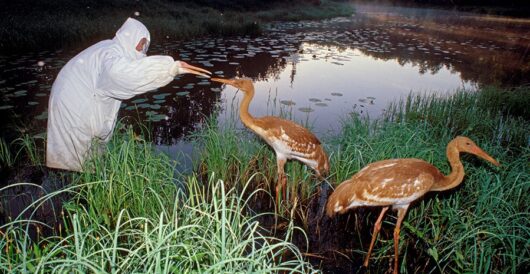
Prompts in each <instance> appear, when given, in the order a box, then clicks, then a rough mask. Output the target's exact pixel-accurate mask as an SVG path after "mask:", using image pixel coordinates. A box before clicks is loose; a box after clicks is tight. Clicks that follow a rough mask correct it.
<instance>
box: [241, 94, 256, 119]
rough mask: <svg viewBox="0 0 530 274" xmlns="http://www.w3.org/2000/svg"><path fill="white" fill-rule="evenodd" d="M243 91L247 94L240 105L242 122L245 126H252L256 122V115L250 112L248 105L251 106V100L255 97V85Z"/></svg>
mask: <svg viewBox="0 0 530 274" xmlns="http://www.w3.org/2000/svg"><path fill="white" fill-rule="evenodd" d="M243 93H244V94H245V96H244V97H243V101H241V105H240V107H239V118H241V122H243V124H244V125H245V126H247V127H251V125H252V124H254V117H252V115H250V113H249V112H248V107H249V106H250V101H252V98H254V87H251V88H249V89H247V90H244V91H243Z"/></svg>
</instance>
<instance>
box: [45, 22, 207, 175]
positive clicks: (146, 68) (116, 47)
mask: <svg viewBox="0 0 530 274" xmlns="http://www.w3.org/2000/svg"><path fill="white" fill-rule="evenodd" d="M150 41H151V37H150V34H149V31H148V30H147V28H146V27H145V26H144V25H143V24H142V23H141V22H139V21H138V20H135V19H132V18H128V19H127V20H126V21H125V23H124V24H123V25H122V26H121V28H120V29H119V30H118V31H117V32H116V36H115V37H114V39H112V40H104V41H101V42H99V43H96V44H94V45H92V46H90V47H89V48H87V49H85V50H83V51H82V52H81V53H79V54H78V55H76V56H75V57H74V58H72V59H71V60H70V61H68V63H67V64H66V65H65V66H64V67H63V68H62V69H61V71H60V72H59V74H58V75H57V78H56V79H55V82H54V83H53V86H52V91H51V95H50V99H49V103H48V129H47V145H46V166H48V167H50V168H58V169H65V170H72V171H82V169H83V164H84V162H85V160H86V158H87V156H88V154H89V153H90V151H91V144H92V143H93V141H96V142H97V141H99V142H100V143H101V142H107V141H108V140H109V139H110V137H111V135H112V132H113V129H114V126H115V124H116V119H117V115H118V110H119V108H120V104H121V101H122V100H126V99H129V98H132V97H134V96H136V95H139V94H142V93H145V92H148V91H150V90H153V89H156V88H159V87H162V86H165V85H167V84H168V83H170V82H171V81H172V80H173V79H174V78H175V76H176V75H178V74H183V73H193V74H197V75H202V76H205V77H209V75H208V74H210V72H208V71H206V70H204V69H201V68H198V67H194V66H191V65H188V64H187V63H185V62H182V61H175V60H173V58H172V57H171V56H162V55H154V56H146V52H147V49H148V47H149V43H150ZM94 139H96V140H94Z"/></svg>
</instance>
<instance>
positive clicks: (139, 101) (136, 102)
mask: <svg viewBox="0 0 530 274" xmlns="http://www.w3.org/2000/svg"><path fill="white" fill-rule="evenodd" d="M144 102H147V99H145V98H142V99H136V100H133V101H131V103H133V104H141V103H144Z"/></svg>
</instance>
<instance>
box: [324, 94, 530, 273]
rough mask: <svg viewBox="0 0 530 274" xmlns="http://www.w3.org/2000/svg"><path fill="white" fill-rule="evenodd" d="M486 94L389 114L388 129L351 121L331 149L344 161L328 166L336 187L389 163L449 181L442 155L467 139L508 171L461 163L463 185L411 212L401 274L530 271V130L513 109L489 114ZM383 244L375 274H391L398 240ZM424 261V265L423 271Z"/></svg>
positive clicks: (428, 101) (384, 122)
mask: <svg viewBox="0 0 530 274" xmlns="http://www.w3.org/2000/svg"><path fill="white" fill-rule="evenodd" d="M488 92H490V91H485V93H482V92H477V93H473V92H466V91H460V92H457V93H456V94H454V95H451V96H438V95H429V96H426V95H414V94H412V95H410V96H408V97H407V98H406V99H405V100H402V101H400V102H397V103H395V104H392V105H391V106H390V107H389V108H388V109H389V110H388V112H387V113H386V116H385V117H384V119H381V120H377V121H369V120H366V119H363V118H359V116H356V115H353V116H351V117H350V119H347V120H345V123H344V127H343V131H342V134H341V135H340V136H339V137H338V138H336V139H335V140H334V143H335V145H336V146H337V151H339V153H336V154H335V157H333V158H332V160H331V162H332V165H331V166H332V168H333V171H334V172H333V174H334V176H335V178H334V180H333V181H335V182H341V181H343V180H345V179H347V178H349V177H350V176H351V175H352V174H354V173H355V172H357V171H359V170H360V169H361V168H362V167H363V166H365V165H366V164H368V163H371V162H374V161H378V160H383V159H389V158H408V157H411V158H420V159H424V160H426V161H428V162H430V163H433V164H434V165H435V166H437V167H438V168H440V170H441V171H442V172H444V173H445V174H447V173H448V172H449V171H450V170H449V164H448V162H447V158H446V155H445V147H446V145H447V143H448V142H449V141H450V140H451V139H452V138H454V137H455V136H456V135H465V136H468V137H470V138H471V139H473V140H475V142H476V143H477V144H478V145H479V146H481V147H482V148H483V149H484V150H485V151H487V152H488V153H489V154H490V155H492V156H493V157H495V158H496V159H498V160H499V161H500V162H501V164H502V167H501V168H495V167H493V166H492V165H489V164H488V163H487V162H485V161H482V160H480V159H478V158H476V157H474V156H470V155H465V154H463V155H461V156H462V159H463V162H464V166H465V170H466V177H465V179H464V182H463V183H462V185H461V186H459V187H458V188H456V189H454V190H451V191H448V192H444V193H436V194H428V195H427V196H426V197H425V198H424V199H422V200H421V201H419V202H417V203H415V204H414V205H413V207H412V208H411V209H410V210H409V212H408V214H407V216H406V218H405V221H404V223H403V228H402V232H401V238H402V239H401V247H400V250H401V254H400V255H401V257H400V260H401V263H400V266H401V272H402V273H404V272H417V271H420V272H430V271H437V272H438V271H439V272H442V273H444V272H459V273H460V272H473V273H490V272H499V271H501V272H507V273H519V272H520V271H523V269H525V267H528V265H529V263H530V261H529V260H530V259H529V258H530V249H529V245H528V239H529V238H530V229H529V227H530V221H529V220H530V219H529V217H530V215H529V214H530V213H529V212H530V207H529V205H528V203H527V202H526V201H528V199H529V198H530V197H529V194H528V193H530V192H529V190H530V175H529V174H530V173H529V170H528V168H529V166H528V159H530V158H529V156H530V155H529V151H530V150H529V144H528V132H530V126H529V124H528V121H527V120H525V119H523V118H522V117H520V116H518V117H516V116H512V115H511V114H510V109H511V108H509V107H506V108H504V107H498V106H497V107H496V108H492V107H491V101H489V100H486V98H487V97H488V96H490V95H491V94H488ZM523 95H524V93H523V94H519V96H523ZM512 96H516V95H512ZM391 215H392V216H394V215H393V214H391ZM394 222H395V218H394V217H391V218H390V217H388V216H387V218H385V224H384V225H383V227H386V229H389V230H391V229H393V223H394ZM383 235H384V234H383ZM390 235H391V234H390ZM379 239H380V241H379V242H378V243H377V244H376V246H375V249H374V252H375V253H374V255H373V257H372V258H373V259H372V260H371V265H372V269H373V270H375V269H378V271H385V270H386V267H385V266H386V265H387V262H388V260H389V256H390V255H393V241H392V237H389V238H384V237H382V236H380V237H379ZM365 248H366V247H365ZM364 252H366V250H358V251H357V252H356V253H358V255H359V256H360V255H364ZM390 258H392V257H391V256H390ZM418 258H425V259H424V261H422V263H421V265H420V264H419V263H418Z"/></svg>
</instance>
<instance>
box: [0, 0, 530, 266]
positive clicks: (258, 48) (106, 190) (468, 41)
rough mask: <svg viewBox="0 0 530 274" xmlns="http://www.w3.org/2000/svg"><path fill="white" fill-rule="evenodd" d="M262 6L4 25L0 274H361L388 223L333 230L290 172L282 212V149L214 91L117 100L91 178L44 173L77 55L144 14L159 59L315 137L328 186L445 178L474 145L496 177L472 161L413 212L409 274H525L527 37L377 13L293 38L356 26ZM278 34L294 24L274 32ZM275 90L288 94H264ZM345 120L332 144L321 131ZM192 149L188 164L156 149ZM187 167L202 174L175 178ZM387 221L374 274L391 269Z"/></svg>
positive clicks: (291, 165)
mask: <svg viewBox="0 0 530 274" xmlns="http://www.w3.org/2000/svg"><path fill="white" fill-rule="evenodd" d="M264 2H268V1H259V0H254V1H243V0H232V1H216V0H201V1H195V4H189V3H188V2H187V1H183V2H180V1H165V0H158V1H148V2H144V1H140V2H130V1H121V0H115V1H110V2H109V1H76V2H71V1H49V2H46V3H44V2H41V1H29V2H27V1H24V2H15V1H12V2H10V3H8V6H7V7H8V8H6V9H5V10H11V11H13V12H11V13H9V14H4V13H2V12H4V11H5V10H3V11H0V15H2V17H0V18H1V19H0V20H1V21H0V22H1V24H0V25H1V26H2V29H0V38H2V39H0V48H1V49H2V52H3V53H5V52H8V50H9V52H10V51H12V50H14V51H15V53H13V54H12V55H10V54H7V53H6V54H0V61H1V62H0V69H2V74H1V76H2V78H0V98H2V102H3V104H2V105H0V114H2V115H0V116H1V117H0V121H2V125H1V126H0V131H1V133H0V180H1V182H0V217H1V218H0V271H1V272H6V273H8V272H9V273H16V272H37V273H48V272H54V271H60V272H81V273H85V272H144V273H155V272H156V273H159V272H166V273H167V272H173V273H174V272H178V273H197V272H200V273H204V272H206V273H218V272H295V273H313V272H324V273H352V272H353V273H355V272H357V271H362V269H361V268H362V267H361V266H362V260H363V258H364V255H365V252H366V250H367V247H368V245H369V243H370V238H371V233H372V228H373V224H374V222H375V220H376V218H377V216H378V213H379V209H371V208H363V209H359V210H354V211H350V212H348V213H347V214H345V215H341V216H338V217H336V218H334V219H329V218H327V217H322V218H320V215H319V213H320V212H321V210H323V204H322V199H321V197H322V196H321V195H322V193H320V192H319V191H318V189H319V184H320V182H319V181H318V180H317V179H316V178H314V176H313V175H312V172H311V171H310V170H309V169H308V168H307V167H305V166H303V165H302V164H300V163H298V162H288V164H287V165H286V173H287V175H288V190H287V199H286V200H284V201H282V204H281V205H280V207H279V208H280V210H279V211H278V212H277V211H275V210H276V206H275V205H274V200H275V199H274V185H275V180H276V178H277V174H276V163H275V157H274V153H273V151H272V150H271V149H270V148H269V147H268V146H267V145H266V144H265V143H264V142H262V141H261V140H260V139H258V138H257V137H256V136H254V135H253V134H252V133H251V132H250V131H248V130H247V129H245V128H244V127H242V126H241V124H240V123H239V122H238V118H237V114H236V113H237V111H238V109H237V105H238V103H237V98H236V97H235V96H236V95H235V94H236V92H234V91H233V90H229V89H226V88H225V89H223V87H222V86H219V85H212V84H211V83H210V82H209V81H207V80H203V79H201V80H197V79H195V78H189V77H188V78H186V77H184V78H182V79H179V81H176V82H175V83H174V84H171V86H168V87H166V88H164V89H161V90H157V91H154V92H153V93H150V94H146V95H143V96H139V97H138V98H133V99H132V100H129V101H126V102H124V103H123V104H122V109H121V110H120V115H121V116H120V118H121V123H120V124H119V126H118V128H117V129H116V132H115V135H114V137H113V138H112V140H111V142H110V143H109V144H108V146H107V147H106V149H105V151H104V152H103V154H100V155H98V156H97V157H94V159H93V161H91V162H90V163H88V164H87V168H88V170H89V171H88V172H84V173H68V172H59V171H52V170H49V169H47V168H45V167H44V166H43V162H44V142H43V141H44V138H45V134H44V133H43V129H44V128H45V127H44V126H43V124H44V125H45V121H46V107H45V106H46V103H47V98H48V97H47V96H48V94H49V89H50V87H51V84H52V82H53V79H54V77H55V76H56V74H57V73H58V71H59V69H60V68H61V67H62V66H63V65H64V64H65V62H66V61H67V60H68V59H69V58H71V57H72V56H73V55H74V54H75V53H76V51H77V48H79V47H80V46H81V45H86V44H89V43H91V42H95V41H97V40H99V39H102V38H105V39H106V38H109V37H112V35H113V33H114V32H115V31H116V28H117V27H118V26H119V25H120V24H121V23H122V21H123V20H122V18H124V17H127V16H136V17H138V18H139V19H140V20H142V22H145V23H146V25H147V26H148V28H149V29H150V30H152V35H153V37H154V41H158V42H156V43H154V44H153V45H152V50H151V52H152V53H153V54H170V55H172V56H175V58H177V57H178V58H181V60H185V61H193V62H194V63H197V65H199V66H203V67H205V68H207V69H211V70H212V72H214V74H215V75H216V76H217V77H226V78H230V77H237V76H245V77H250V78H252V79H253V80H254V81H255V82H256V85H257V87H256V90H257V92H256V98H255V99H254V101H259V102H256V103H254V104H252V105H251V112H253V113H255V114H257V115H262V114H271V112H272V114H273V115H280V116H286V117H287V118H289V119H292V120H295V121H297V122H300V121H303V124H304V125H305V126H307V127H308V128H311V129H312V130H313V131H315V132H317V135H318V136H319V138H320V139H321V140H322V142H323V144H324V146H325V149H326V151H327V153H328V154H329V156H330V163H331V174H330V175H329V177H328V178H327V182H325V183H327V184H329V185H330V187H331V188H333V187H336V186H337V185H338V184H339V183H340V182H342V181H343V180H345V179H348V178H349V177H351V175H352V174H354V173H355V172H357V171H359V170H360V169H361V168H362V167H363V166H365V165H367V164H369V163H371V162H374V161H378V160H382V159H388V158H403V157H414V158H421V159H424V160H426V161H428V162H431V163H433V164H434V165H435V166H437V167H438V168H440V170H441V171H442V172H444V173H447V172H449V163H448V162H447V160H446V155H445V148H446V145H447V143H448V142H449V140H451V139H452V138H454V137H455V136H457V135H465V136H468V137H470V138H471V139H473V140H474V141H475V142H476V143H477V144H478V145H479V146H481V147H482V148H483V149H484V150H485V151H487V152H488V153H489V154H490V155H492V156H493V157H494V158H496V159H497V160H499V162H500V163H501V167H498V168H497V167H494V166H492V165H489V164H488V163H485V162H484V161H481V160H478V159H475V158H474V157H469V156H466V155H462V156H463V163H464V166H465V168H466V177H465V179H464V182H463V183H462V185H461V186H459V187H458V188H457V189H455V190H451V191H448V192H443V193H435V194H428V195H427V196H426V197H424V199H421V201H419V202H417V203H415V204H413V206H412V207H411V208H410V210H409V212H408V214H407V216H406V217H405V221H404V222H403V226H402V231H401V241H400V264H399V265H400V271H401V273H447V272H449V273H453V272H454V273H499V272H502V273H523V272H528V269H530V242H529V240H528V239H530V213H529V212H530V205H529V204H528V200H529V199H530V197H529V196H530V194H529V193H530V173H529V168H530V165H529V159H530V139H529V132H530V123H529V121H530V113H529V110H528V105H530V101H529V100H530V88H529V86H528V83H529V80H530V79H529V77H530V76H529V75H530V74H528V72H529V71H530V67H529V66H528V64H530V63H529V60H530V59H529V58H530V57H529V55H528V39H529V37H528V34H527V33H528V32H527V30H528V29H529V25H530V24H529V23H528V21H525V20H524V19H521V20H516V21H510V20H507V21H503V22H504V23H502V24H501V23H499V22H498V21H495V22H494V23H492V22H491V21H488V20H486V19H487V18H486V19H484V18H478V19H477V18H475V17H469V16H467V15H465V16H462V17H456V18H453V17H447V16H446V15H447V14H445V13H442V15H440V16H432V17H430V19H429V20H427V19H426V18H427V16H425V15H424V14H431V11H430V10H429V11H427V12H424V11H420V12H418V14H419V16H418V14H416V13H414V12H411V13H408V12H409V11H408V10H407V11H406V15H405V16H403V15H400V16H396V15H395V14H385V13H382V12H380V11H379V10H376V11H368V12H367V13H365V14H364V15H362V16H353V17H351V18H338V19H332V20H319V21H302V22H298V20H300V19H322V18H329V17H335V16H346V15H350V14H351V13H352V12H353V10H354V9H353V8H352V7H351V6H350V5H349V4H346V3H343V2H334V1H320V2H321V4H320V6H315V5H313V4H310V3H309V4H308V3H306V2H305V1H304V3H302V2H300V1H288V3H286V4H285V3H280V2H282V1H272V2H274V5H273V6H272V7H271V6H268V5H265V4H263V3H264ZM308 2H311V1H308ZM28 5H32V6H34V9H32V11H31V12H26V11H27V10H28V9H26V7H27V6H28ZM294 7H296V8H294ZM298 7H303V8H298ZM358 7H360V8H359V9H357V10H362V9H363V8H362V7H361V6H358ZM286 9H289V10H290V11H293V12H286V11H285V10H286ZM294 11H295V12H294ZM136 12H137V13H136ZM410 14H413V15H414V16H408V15H410ZM276 20H295V21H296V22H287V23H286V22H274V23H271V24H269V23H270V22H272V21H276ZM21 22H22V23H21ZM24 22H25V23H24ZM57 22H61V23H60V24H58V23H57ZM220 22H222V23H221V24H219V23H220ZM462 22H463V24H460V23H462ZM26 23H27V24H26ZM232 35H235V36H232ZM202 36H211V37H202ZM228 36H230V37H228ZM6 37H9V39H8V38H6ZM190 37H195V38H196V39H195V40H186V39H188V38H190ZM198 37H200V38H198ZM182 39H184V41H180V40H182ZM43 45H45V51H40V49H41V47H42V46H43ZM35 48H37V49H39V51H35V52H29V53H23V54H22V53H20V52H21V51H24V50H26V49H35ZM55 48H58V50H54V49H55ZM40 62H42V66H41V65H40ZM327 72H329V73H328V74H326V73H327ZM322 75H327V76H329V75H333V77H328V78H323V77H321V76H322ZM440 75H441V76H440ZM278 79H279V80H278ZM381 79H385V81H381ZM425 79H427V80H425ZM276 80H278V81H279V82H281V85H280V84H279V85H277V86H274V85H272V86H271V85H267V84H269V83H276ZM180 82H184V83H186V84H185V85H184V84H182V83H180ZM302 83H310V85H303V84H302ZM380 83H382V85H379V84H380ZM297 85H298V86H297ZM291 87H299V89H300V90H301V91H302V92H299V90H296V89H290V88H291ZM396 87H398V88H396ZM274 89H276V91H275V90H274ZM448 89H449V90H452V91H450V92H448V91H447V90H448ZM258 90H259V92H258ZM267 90H268V92H267ZM410 90H413V91H414V92H412V93H409V92H410ZM260 93H261V94H260ZM225 94H226V95H225ZM300 94H302V95H300ZM396 94H397V95H396ZM400 94H401V95H403V94H405V96H401V97H400V96H399V95H400ZM406 94H409V95H408V96H406ZM307 101H309V103H308V102H307ZM374 101H375V102H374ZM265 102H266V103H265ZM265 105H266V106H265ZM327 106H329V107H327ZM343 106H346V110H341V112H334V111H337V110H338V109H341V108H342V107H343ZM382 109H383V110H382ZM300 113H302V116H300ZM310 114H311V115H321V116H319V119H320V120H318V121H316V122H315V121H314V120H313V118H314V116H309V115H310ZM332 123H337V124H338V125H339V126H338V127H337V128H338V129H337V130H334V131H329V132H325V130H322V126H321V124H325V125H328V126H329V125H330V124H332ZM179 140H184V142H186V144H189V145H190V146H191V147H193V153H190V154H184V155H175V154H179V153H180V152H177V153H175V152H174V151H173V152H169V153H166V152H164V150H163V149H160V146H161V145H167V146H168V147H170V148H171V147H172V146H173V145H174V144H175V142H177V141H179ZM168 151H171V150H169V149H168ZM187 158H192V159H191V160H189V159H187ZM186 161H191V162H192V164H191V168H190V170H189V171H182V169H181V167H182V166H183V165H184V162H186ZM324 202H325V201H324ZM389 215H390V216H392V217H387V218H385V221H384V223H383V228H382V230H381V234H380V236H379V241H378V242H377V243H376V246H375V248H374V254H373V255H372V259H371V260H370V266H369V271H370V273H384V272H388V270H389V269H391V265H392V264H391V263H392V257H393V254H392V252H391V249H392V248H393V241H392V232H393V227H394V225H393V223H394V222H395V214H394V213H390V214H389Z"/></svg>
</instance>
